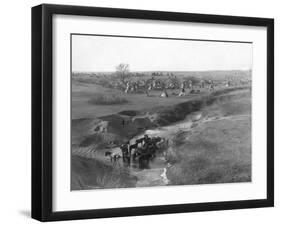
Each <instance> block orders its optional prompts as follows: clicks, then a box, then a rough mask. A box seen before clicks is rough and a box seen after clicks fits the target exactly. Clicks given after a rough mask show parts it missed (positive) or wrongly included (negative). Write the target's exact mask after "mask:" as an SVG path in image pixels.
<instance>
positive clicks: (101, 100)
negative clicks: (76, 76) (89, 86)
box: [88, 93, 129, 105]
mask: <svg viewBox="0 0 281 226" xmlns="http://www.w3.org/2000/svg"><path fill="white" fill-rule="evenodd" d="M128 102H129V101H128V100H127V99H126V98H124V97H122V96H118V95H116V94H104V93H96V94H94V96H92V97H91V98H90V99H89V100H88V103H90V104H95V105H115V104H126V103H128Z"/></svg>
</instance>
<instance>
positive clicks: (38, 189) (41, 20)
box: [31, 4, 274, 221]
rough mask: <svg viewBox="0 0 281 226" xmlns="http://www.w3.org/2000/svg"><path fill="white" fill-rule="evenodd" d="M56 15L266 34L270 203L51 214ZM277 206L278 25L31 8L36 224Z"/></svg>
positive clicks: (180, 15)
mask: <svg viewBox="0 0 281 226" xmlns="http://www.w3.org/2000/svg"><path fill="white" fill-rule="evenodd" d="M55 14H61V15H80V16H95V17H110V18H125V19H126V18H127V19H146V20H162V21H181V22H196V23H211V24H221V25H223V24H232V25H247V26H261V27H266V28H267V172H266V174H267V197H266V199H256V200H241V201H224V202H205V203H193V204H171V205H159V206H142V207H128V208H127V207H126V208H108V209H95V210H73V211H53V210H52V204H53V192H52V188H53V177H52V175H53V172H52V171H53V170H52V165H53V162H52V156H53V155H52V146H53V140H52V136H53V132H52V131H53V126H52V123H53V116H52V112H53V78H52V69H53V67H52V60H53V57H52V47H53V45H52V38H53V32H52V29H53V27H52V26H53V25H52V18H53V16H54V15H55ZM270 206H274V20H273V19H269V18H253V17H237V16H224V15H206V14H193V13H192V14H191V13H178V12H162V11H146V10H132V9H118V8H99V7H83V6H66V5H49V4H43V5H39V6H35V7H33V8H32V207H31V214H32V218H34V219H37V220H40V221H56V220H74V219H89V218H105V217H122V216H136V215H151V214H167V213H181V212H197V211H211V210H228V209H243V208H257V207H270Z"/></svg>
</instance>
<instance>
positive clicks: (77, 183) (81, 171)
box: [71, 155, 137, 190]
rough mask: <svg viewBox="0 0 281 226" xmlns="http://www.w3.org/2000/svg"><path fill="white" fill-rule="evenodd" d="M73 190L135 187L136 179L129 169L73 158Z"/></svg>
mask: <svg viewBox="0 0 281 226" xmlns="http://www.w3.org/2000/svg"><path fill="white" fill-rule="evenodd" d="M71 167H72V169H71V190H87V189H93V188H123V187H134V186H135V183H136V180H137V179H136V178H135V177H134V176H131V175H130V174H129V172H128V170H127V169H125V168H120V167H118V166H117V165H116V166H115V165H108V164H106V163H104V162H102V161H99V160H97V159H88V158H84V157H81V156H77V155H73V156H72V157H71Z"/></svg>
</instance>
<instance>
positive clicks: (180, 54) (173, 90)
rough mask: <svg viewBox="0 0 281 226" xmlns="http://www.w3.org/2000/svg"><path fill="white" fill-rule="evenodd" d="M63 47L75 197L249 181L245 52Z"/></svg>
mask: <svg viewBox="0 0 281 226" xmlns="http://www.w3.org/2000/svg"><path fill="white" fill-rule="evenodd" d="M70 46H71V47H70V48H71V57H70V58H71V59H70V61H71V75H70V76H71V190H72V191H77V190H92V189H115V188H136V187H152V186H175V185H177V186H178V185H181V186H192V185H200V186H204V185H205V184H222V183H224V184H225V183H250V182H251V181H252V148H251V147H252V141H251V137H252V125H251V122H252V107H251V106H252V95H251V90H252V61H253V43H252V42H246V41H231V40H201V39H180V38H166V37H139V36H118V35H103V34H80V33H73V34H71V36H70ZM66 85H67V84H66Z"/></svg>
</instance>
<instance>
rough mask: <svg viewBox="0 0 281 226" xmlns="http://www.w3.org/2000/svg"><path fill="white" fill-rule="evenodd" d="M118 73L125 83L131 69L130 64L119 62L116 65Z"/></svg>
mask: <svg viewBox="0 0 281 226" xmlns="http://www.w3.org/2000/svg"><path fill="white" fill-rule="evenodd" d="M116 74H117V76H118V77H119V78H120V80H121V81H122V82H123V83H124V82H125V79H126V78H128V77H129V74H130V70H129V64H123V63H121V64H119V65H117V66H116Z"/></svg>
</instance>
